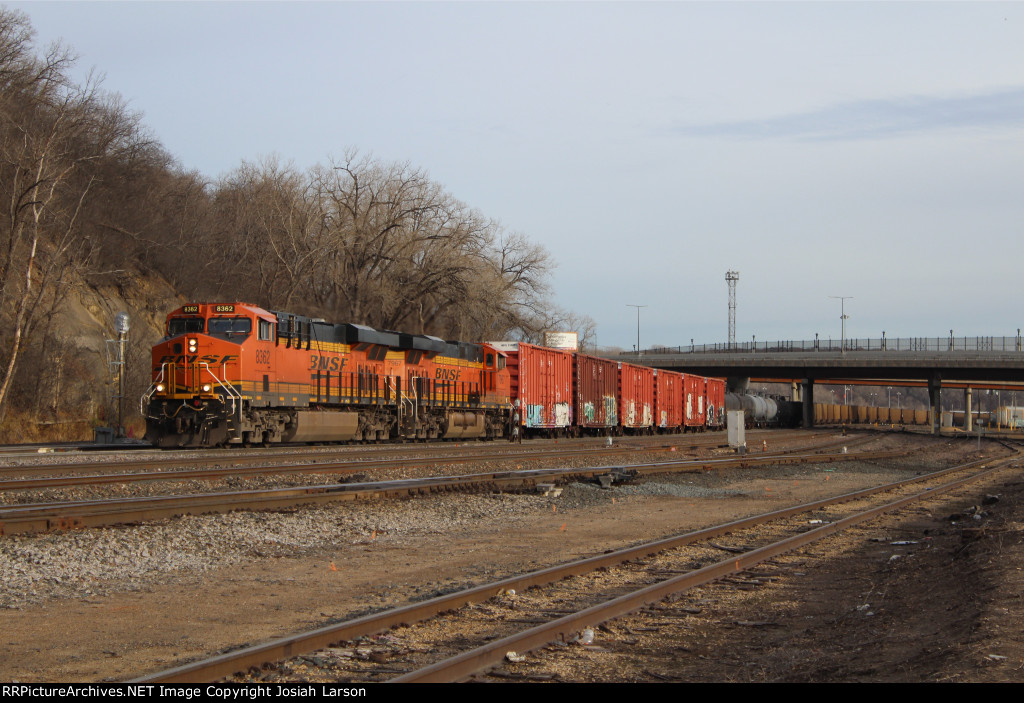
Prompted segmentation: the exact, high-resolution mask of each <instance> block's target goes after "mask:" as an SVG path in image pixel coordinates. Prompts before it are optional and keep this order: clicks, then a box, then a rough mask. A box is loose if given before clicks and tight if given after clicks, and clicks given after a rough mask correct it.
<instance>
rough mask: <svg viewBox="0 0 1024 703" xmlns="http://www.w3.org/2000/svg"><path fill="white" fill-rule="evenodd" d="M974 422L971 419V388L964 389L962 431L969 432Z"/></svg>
mask: <svg viewBox="0 0 1024 703" xmlns="http://www.w3.org/2000/svg"><path fill="white" fill-rule="evenodd" d="M973 429H974V422H973V421H972V419H971V387H970V386H967V388H964V431H966V432H971V431H972V430H973Z"/></svg>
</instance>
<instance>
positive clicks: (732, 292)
mask: <svg viewBox="0 0 1024 703" xmlns="http://www.w3.org/2000/svg"><path fill="white" fill-rule="evenodd" d="M738 280H740V272H739V271H726V272H725V281H726V283H728V284H729V348H730V349H732V348H733V347H734V346H736V281H738Z"/></svg>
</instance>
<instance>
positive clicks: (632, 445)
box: [0, 431, 829, 477]
mask: <svg viewBox="0 0 1024 703" xmlns="http://www.w3.org/2000/svg"><path fill="white" fill-rule="evenodd" d="M826 434H829V431H823V432H799V433H791V434H787V435H786V438H787V439H791V438H793V437H797V438H804V437H807V436H811V437H813V436H815V435H826ZM757 436H760V435H757ZM677 437H678V438H681V439H682V441H673V438H677ZM630 439H631V440H633V441H629V442H628V443H626V442H623V441H621V438H620V440H619V441H617V442H616V444H615V445H614V446H613V447H611V448H610V449H612V450H613V451H622V452H628V451H658V450H660V449H661V448H662V447H667V446H675V447H676V448H677V450H678V449H691V450H699V449H707V448H709V447H714V448H721V447H724V446H727V445H724V444H722V443H721V437H719V436H715V435H712V434H709V435H705V439H704V441H696V440H697V438H696V437H692V436H691V437H689V438H686V436H685V435H660V436H656V437H636V438H630ZM637 440H639V441H637ZM647 440H650V441H647ZM541 441H543V442H544V444H539V443H538V444H532V446H530V445H528V446H518V445H511V444H507V445H505V451H503V452H500V453H501V454H503V455H506V456H508V457H515V456H522V457H525V458H529V457H530V456H532V455H534V454H537V453H538V452H540V453H544V452H551V451H555V450H553V449H550V447H549V446H548V445H549V443H548V442H547V441H546V440H541ZM554 443H555V444H558V443H559V441H557V440H556V441H555V442H554ZM659 443H665V444H661V445H660V446H658V444H659ZM650 445H654V446H650ZM452 446H453V444H452V443H444V444H426V443H424V444H420V443H411V442H410V443H405V444H393V445H382V446H376V445H358V446H345V447H337V448H332V449H328V450H327V451H311V450H310V449H321V448H319V447H318V448H309V449H306V450H305V451H296V450H295V449H294V448H292V449H288V450H281V449H273V450H269V451H267V450H238V451H223V452H218V453H216V454H214V455H202V456H198V455H191V454H189V455H185V456H182V455H180V454H178V455H173V456H169V455H168V454H167V452H166V451H163V452H157V453H156V455H155V456H147V457H145V458H142V459H132V460H127V461H89V462H78V463H71V464H55V463H50V464H34V465H29V466H0V476H4V477H14V476H37V475H39V474H42V473H47V472H61V473H65V474H67V473H82V472H84V471H94V472H102V473H110V472H115V471H123V470H125V469H133V468H153V467H154V466H177V465H181V464H189V465H192V466H196V465H199V466H202V465H208V464H215V465H222V466H223V465H232V466H238V465H250V466H252V465H253V464H256V465H260V466H267V467H271V466H278V465H281V464H284V463H285V462H288V461H307V462H308V461H324V460H326V461H329V462H330V461H333V462H337V463H346V462H351V463H358V462H366V461H367V460H368V459H372V460H374V461H385V460H386V459H382V458H377V457H380V456H381V455H383V456H385V457H386V456H387V455H392V454H402V453H405V454H407V453H409V452H416V453H431V455H433V452H437V453H439V454H441V455H442V456H448V455H450V456H452V457H453V459H454V458H457V457H477V456H479V455H481V454H485V455H490V454H495V453H497V452H495V449H494V444H493V443H488V444H482V443H481V444H478V443H475V442H474V443H467V442H462V443H455V444H454V446H457V447H459V450H458V453H457V454H452V453H451V452H452ZM567 447H568V448H567ZM608 449H609V447H608V446H607V445H605V444H604V443H603V442H601V441H600V440H594V439H591V438H586V439H581V440H576V439H573V440H561V446H560V450H561V451H563V452H587V451H593V452H597V451H599V450H604V451H608ZM445 452H447V453H448V454H444V453H445ZM31 456H32V457H36V458H37V457H39V456H40V455H39V454H32V455H31ZM42 456H46V457H48V458H50V457H52V458H56V456H61V455H56V456H55V455H52V454H46V455H42ZM271 462H273V463H271Z"/></svg>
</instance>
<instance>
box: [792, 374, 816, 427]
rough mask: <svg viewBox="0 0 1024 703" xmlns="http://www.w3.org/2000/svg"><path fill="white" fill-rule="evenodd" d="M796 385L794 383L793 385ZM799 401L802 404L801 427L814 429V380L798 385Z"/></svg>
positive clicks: (809, 379) (810, 379)
mask: <svg viewBox="0 0 1024 703" xmlns="http://www.w3.org/2000/svg"><path fill="white" fill-rule="evenodd" d="M793 385H794V386H795V385H796V384H795V383H794V384H793ZM800 399H801V401H802V403H803V405H802V409H803V411H804V412H803V415H804V421H803V426H804V427H805V428H807V429H810V428H811V427H814V379H813V378H808V379H807V380H806V381H802V382H801V383H800Z"/></svg>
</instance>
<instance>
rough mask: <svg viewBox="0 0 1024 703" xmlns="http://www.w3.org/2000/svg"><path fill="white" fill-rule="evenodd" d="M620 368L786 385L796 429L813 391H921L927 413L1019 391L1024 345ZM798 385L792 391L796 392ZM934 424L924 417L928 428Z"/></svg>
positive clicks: (708, 354)
mask: <svg viewBox="0 0 1024 703" xmlns="http://www.w3.org/2000/svg"><path fill="white" fill-rule="evenodd" d="M618 358H619V360H620V361H626V362H629V363H636V364H642V365H645V366H653V367H655V368H661V369H671V370H673V371H683V372H689V373H694V374H699V375H702V376H717V377H723V376H724V377H727V378H729V379H730V386H735V385H736V384H737V382H738V383H739V384H740V385H742V382H743V380H744V379H750V378H771V379H772V380H789V381H792V382H793V383H794V391H795V395H794V400H798V399H802V400H803V413H804V426H805V427H810V426H812V425H813V423H814V384H815V383H829V382H833V381H834V382H837V383H842V382H844V381H860V382H877V384H878V385H896V384H897V383H900V382H904V383H913V384H915V385H917V384H920V385H925V384H927V387H928V395H929V399H930V401H931V406H932V407H938V405H939V392H940V391H941V389H942V386H943V384H945V385H946V386H947V387H950V386H952V387H960V388H965V389H966V403H967V408H968V410H969V409H970V397H971V395H970V393H971V387H972V386H974V387H977V386H978V385H979V384H986V383H1000V384H1007V386H1006V387H1012V384H1024V339H1022V337H1021V336H1020V334H1019V333H1018V335H1017V336H1015V337H956V336H954V335H952V334H951V335H949V336H948V337H903V338H888V339H887V338H885V337H882V338H876V339H847V340H845V341H842V342H840V341H839V340H817V339H815V340H807V341H779V342H757V341H756V340H754V341H751V342H744V343H741V344H733V345H728V344H714V345H690V346H681V347H659V348H654V349H647V350H643V351H642V352H640V353H639V354H635V353H633V354H622V355H620V356H619V357H618ZM796 384H799V389H797V388H796ZM938 421H939V418H938V416H937V414H936V413H932V423H931V424H932V429H933V431H934V432H935V433H938V430H939V427H938Z"/></svg>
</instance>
